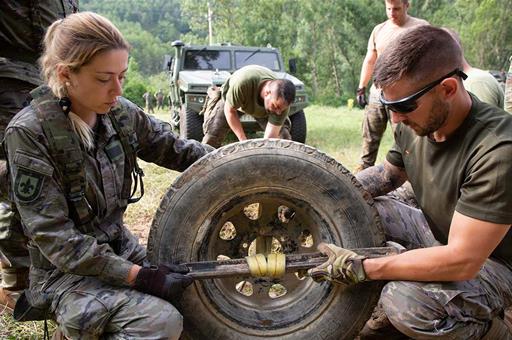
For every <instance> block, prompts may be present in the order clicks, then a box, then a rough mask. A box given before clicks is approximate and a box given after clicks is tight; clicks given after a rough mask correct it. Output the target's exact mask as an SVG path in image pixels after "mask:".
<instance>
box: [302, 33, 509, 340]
mask: <svg viewBox="0 0 512 340" xmlns="http://www.w3.org/2000/svg"><path fill="white" fill-rule="evenodd" d="M461 67H462V53H461V49H460V46H459V45H458V44H457V43H456V41H454V40H453V39H452V37H451V36H450V34H449V33H447V32H446V31H445V30H443V29H440V28H436V27H433V26H420V27H418V28H415V29H413V30H411V31H409V32H407V33H405V34H404V35H402V36H401V37H399V38H398V39H397V40H396V41H395V42H393V43H392V44H391V45H390V46H389V47H388V49H386V51H384V53H383V54H382V55H381V56H380V57H379V59H378V60H377V63H376V67H375V84H376V85H377V86H378V87H380V88H381V89H382V93H381V95H380V101H381V102H382V104H383V105H385V106H386V107H387V108H388V109H389V110H390V113H391V119H392V121H393V123H395V124H397V126H396V130H395V134H394V137H395V144H394V146H393V148H392V149H391V150H390V151H389V152H388V154H387V157H386V160H385V161H384V164H382V165H378V166H373V167H371V168H368V169H366V170H364V171H362V172H360V173H359V174H357V176H356V177H357V179H358V180H359V182H360V183H361V184H362V186H363V188H364V189H365V190H366V191H367V192H368V193H369V194H370V195H371V196H372V197H375V207H376V208H377V210H378V211H379V213H380V215H381V216H382V217H383V218H382V219H381V220H382V226H383V231H384V233H385V235H386V238H387V239H388V240H391V241H395V242H398V243H400V244H402V245H403V246H405V248H406V249H407V250H406V251H404V252H402V253H400V254H399V255H393V256H387V257H382V258H376V259H367V258H365V257H364V256H361V255H358V254H356V253H354V252H352V251H350V250H347V249H343V248H340V247H338V246H335V245H322V246H321V247H320V250H321V251H323V252H324V253H325V254H327V255H329V261H328V262H326V263H325V264H323V265H321V266H319V267H317V268H315V269H313V270H311V272H310V274H311V276H312V277H313V279H315V280H320V281H321V280H329V281H333V282H339V283H342V284H345V285H353V284H357V283H360V282H363V281H368V280H386V281H390V282H388V283H387V284H386V285H385V286H384V288H383V290H382V293H381V298H380V301H379V308H377V310H379V309H380V310H381V312H382V313H381V314H380V317H381V320H380V321H381V322H380V323H379V326H380V327H381V328H375V327H373V328H372V327H371V326H372V325H375V323H371V322H370V321H369V322H368V323H367V326H368V327H366V330H368V329H367V328H370V330H369V332H368V333H367V334H370V335H373V336H379V335H380V336H381V337H382V338H384V335H383V334H385V338H399V337H400V336H403V335H405V336H407V337H411V338H425V339H426V338H445V339H480V338H484V339H512V335H511V333H510V331H509V330H508V329H507V327H506V325H505V324H504V322H503V312H504V310H505V309H506V308H508V307H509V306H511V305H512V288H511V287H512V231H511V230H510V225H511V224H512V181H510V179H509V177H510V174H512V116H511V115H510V114H508V113H507V112H505V111H504V110H502V109H501V108H498V107H495V106H493V105H489V104H487V103H483V102H481V101H480V100H478V99H477V97H475V96H474V95H472V94H470V93H468V92H467V91H466V90H465V89H464V86H463V83H462V80H463V79H464V78H465V77H466V75H465V74H464V73H463V72H462V71H461ZM405 180H409V181H410V182H411V184H412V187H413V189H414V192H415V193H416V198H417V201H418V203H419V206H420V208H421V210H418V209H415V208H412V207H409V206H406V205H403V204H401V203H399V202H397V201H394V200H392V199H390V198H389V197H386V196H383V195H386V193H389V192H390V191H392V190H394V189H396V188H398V187H399V186H400V185H401V184H402V183H403V182H404V181H405ZM354 288H356V287H354ZM390 334H393V335H390ZM362 338H363V339H364V337H362Z"/></svg>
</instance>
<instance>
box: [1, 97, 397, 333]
mask: <svg viewBox="0 0 512 340" xmlns="http://www.w3.org/2000/svg"><path fill="white" fill-rule="evenodd" d="M305 112H306V117H307V124H308V134H307V140H306V143H307V144H309V145H312V146H314V147H316V148H318V149H319V150H321V151H323V152H325V153H327V154H328V155H330V156H332V157H333V158H335V159H336V160H337V161H339V162H340V163H341V164H343V165H344V166H345V167H346V168H347V169H349V170H353V169H354V168H355V167H356V165H357V163H358V160H359V154H360V148H361V121H362V117H363V111H362V110H360V109H356V108H354V109H352V110H349V109H347V108H346V107H342V108H332V107H325V106H311V107H308V108H306V110H305ZM156 116H157V117H158V118H160V119H162V120H166V121H168V120H169V119H170V115H169V114H165V113H159V114H157V115H156ZM391 143H392V136H391V132H390V129H389V128H388V130H387V131H386V134H385V136H384V138H383V141H382V144H381V148H380V153H379V157H378V162H379V161H382V159H383V158H384V156H385V152H386V150H387V149H389V147H390V146H391ZM140 165H141V167H142V168H143V169H144V172H145V177H144V186H145V195H144V197H143V198H142V199H141V200H140V201H139V202H138V203H137V204H132V205H131V206H130V207H129V208H128V210H127V213H126V217H125V222H126V223H127V224H128V226H129V227H130V229H131V230H132V231H133V232H134V234H136V235H137V236H138V237H139V238H140V239H141V242H142V243H144V244H145V243H146V240H147V235H148V232H149V227H150V225H151V220H152V218H153V215H154V213H155V210H156V209H157V207H158V204H159V202H160V200H161V198H162V196H163V195H164V194H165V192H166V191H167V188H168V187H169V186H170V185H171V183H172V182H173V181H174V179H175V178H176V177H177V176H178V175H179V173H177V172H175V171H171V170H167V169H163V168H161V167H158V166H156V165H154V164H149V163H145V162H140ZM52 329H53V325H50V334H51V331H52ZM21 338H23V339H27V338H31V339H41V338H43V322H26V323H15V322H13V320H12V318H11V317H10V315H9V314H8V313H5V312H3V311H2V310H1V309H0V339H21Z"/></svg>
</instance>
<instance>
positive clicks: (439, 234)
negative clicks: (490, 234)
mask: <svg viewBox="0 0 512 340" xmlns="http://www.w3.org/2000/svg"><path fill="white" fill-rule="evenodd" d="M471 99H472V102H473V103H472V106H471V111H470V113H469V115H468V117H467V118H466V119H465V121H464V122H463V123H462V125H461V126H460V127H459V128H458V129H457V130H456V131H455V133H454V134H453V135H452V136H450V138H449V139H448V140H446V141H444V142H440V143H436V142H433V141H432V140H430V139H429V138H428V137H419V136H417V135H416V134H415V133H414V131H413V130H412V129H410V128H408V127H407V126H405V125H403V124H401V123H399V124H398V125H397V127H396V130H395V144H394V146H393V148H392V149H391V150H390V151H389V152H388V154H387V156H386V158H387V160H388V161H389V162H390V163H391V164H393V165H395V166H398V167H403V168H405V171H406V173H407V176H408V178H409V181H410V182H411V184H412V187H413V189H414V192H415V194H416V199H417V200H418V203H419V205H420V207H421V209H422V211H423V213H424V215H425V217H426V219H427V221H428V223H429V225H430V228H431V229H432V232H433V233H434V236H435V237H436V239H437V240H438V241H440V242H442V243H443V244H446V243H447V241H448V233H449V230H450V223H451V220H452V216H453V213H454V211H455V210H456V211H458V212H459V213H461V214H463V215H465V216H469V217H472V218H476V219H479V220H483V221H488V222H492V223H500V224H512V180H511V179H510V177H509V176H511V175H512V116H511V115H510V114H508V113H507V112H505V111H503V110H502V109H500V108H497V107H495V106H492V105H488V104H486V103H483V102H481V101H479V100H478V99H477V98H476V97H475V96H473V95H471ZM492 257H494V258H497V259H499V260H501V261H502V262H504V263H505V264H506V265H507V266H508V267H509V268H511V269H512V229H511V230H509V231H508V233H507V235H506V236H505V238H504V239H503V240H502V241H501V243H500V244H499V245H498V247H497V248H496V249H495V250H494V252H493V253H492Z"/></svg>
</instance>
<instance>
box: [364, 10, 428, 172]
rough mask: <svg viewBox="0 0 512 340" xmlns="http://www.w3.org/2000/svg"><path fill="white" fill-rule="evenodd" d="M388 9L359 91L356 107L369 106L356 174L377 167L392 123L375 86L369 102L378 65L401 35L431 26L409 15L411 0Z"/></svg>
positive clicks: (370, 50)
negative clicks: (373, 75) (376, 162)
mask: <svg viewBox="0 0 512 340" xmlns="http://www.w3.org/2000/svg"><path fill="white" fill-rule="evenodd" d="M385 5H386V14H387V16H388V20H386V21H385V22H383V23H381V24H378V25H377V26H375V28H374V29H373V31H372V34H371V35H370V39H369V40H368V52H367V53H366V57H365V58H364V61H363V67H362V69H361V78H360V80H359V88H358V89H357V103H358V104H359V106H360V107H361V108H364V107H365V106H366V105H367V104H368V106H367V107H366V110H365V112H364V118H363V145H362V153H361V161H360V164H359V165H358V167H357V168H356V169H355V172H359V171H361V170H363V169H365V168H368V167H370V166H372V165H374V164H375V160H376V159H377V153H378V151H379V145H380V140H381V139H382V135H384V131H386V125H387V122H388V120H389V117H388V113H387V112H386V110H385V109H384V106H383V105H382V104H381V103H380V102H379V94H380V91H379V90H378V89H377V88H376V87H375V86H374V85H372V87H371V88H370V102H369V103H368V102H367V100H366V85H367V84H368V82H369V81H370V79H371V77H372V74H373V69H374V67H375V61H376V60H377V57H378V56H379V55H380V54H381V53H382V52H383V51H384V49H385V48H386V47H387V46H388V45H389V44H390V43H391V42H392V41H393V40H394V39H395V38H396V37H397V36H398V35H399V34H401V33H403V32H404V31H406V30H407V29H409V28H411V27H414V26H417V25H428V22H427V21H425V20H423V19H418V18H414V17H411V16H410V15H408V14H407V10H408V8H409V0H386V1H385Z"/></svg>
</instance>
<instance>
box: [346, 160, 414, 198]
mask: <svg viewBox="0 0 512 340" xmlns="http://www.w3.org/2000/svg"><path fill="white" fill-rule="evenodd" d="M356 179H357V180H358V181H359V182H360V183H361V185H362V186H363V188H364V189H365V190H366V191H368V192H369V193H370V195H371V196H372V197H377V196H382V195H385V194H387V193H388V192H390V191H393V190H395V189H396V188H398V187H399V186H401V185H402V184H403V183H404V182H405V181H406V180H407V174H406V173H405V170H404V169H403V168H399V167H397V166H394V165H392V164H391V163H389V162H385V163H384V164H380V165H376V166H372V167H369V168H367V169H365V170H363V171H361V172H359V173H358V174H357V175H356Z"/></svg>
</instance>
